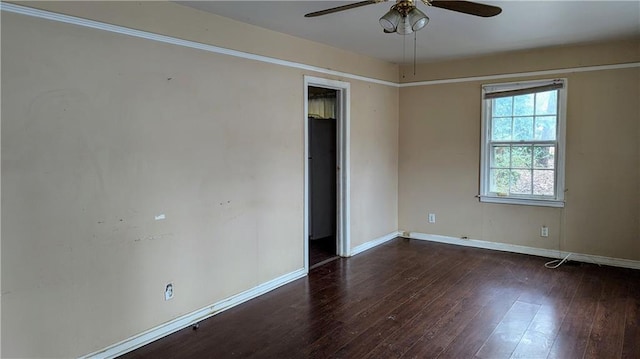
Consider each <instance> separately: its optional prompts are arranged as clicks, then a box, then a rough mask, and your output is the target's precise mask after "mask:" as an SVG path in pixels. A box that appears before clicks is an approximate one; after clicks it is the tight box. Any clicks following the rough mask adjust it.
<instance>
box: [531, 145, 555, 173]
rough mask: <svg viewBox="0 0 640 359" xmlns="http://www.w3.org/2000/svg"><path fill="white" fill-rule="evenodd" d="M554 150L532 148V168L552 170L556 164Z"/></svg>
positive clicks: (550, 147)
mask: <svg viewBox="0 0 640 359" xmlns="http://www.w3.org/2000/svg"><path fill="white" fill-rule="evenodd" d="M555 154H556V148H555V147H553V146H536V147H534V148H533V167H534V168H550V169H553V168H554V167H555V164H556V158H555Z"/></svg>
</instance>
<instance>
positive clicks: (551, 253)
mask: <svg viewBox="0 0 640 359" xmlns="http://www.w3.org/2000/svg"><path fill="white" fill-rule="evenodd" d="M399 233H400V236H401V237H403V238H410V239H418V240H423V241H431V242H439V243H447V244H455V245H459V246H466V247H475V248H484V249H492V250H496V251H503V252H513V253H522V254H530V255H534V256H540V257H548V258H557V259H560V258H565V257H566V256H567V255H569V254H571V256H570V258H569V259H570V260H573V261H578V262H586V263H595V264H601V265H608V266H614V267H623V268H632V269H640V261H635V260H631V259H622V258H611V257H603V256H596V255H591V254H582V253H574V252H565V251H560V250H553V249H544V248H534V247H527V246H519V245H516V244H507V243H496V242H487V241H482V240H478V239H460V238H455V237H448V236H440V235H436V234H425V233H417V232H402V231H401V232H399Z"/></svg>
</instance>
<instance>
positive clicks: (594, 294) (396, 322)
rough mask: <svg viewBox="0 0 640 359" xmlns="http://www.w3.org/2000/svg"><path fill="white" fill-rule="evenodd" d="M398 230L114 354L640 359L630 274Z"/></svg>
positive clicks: (638, 288) (639, 277) (639, 287)
mask: <svg viewBox="0 0 640 359" xmlns="http://www.w3.org/2000/svg"><path fill="white" fill-rule="evenodd" d="M547 261H548V259H547V258H540V257H534V256H527V255H520V254H513V253H504V252H495V251H489V250H483V249H476V248H468V247H459V246H453V245H446V244H439V243H431V242H424V241H414V240H407V239H401V238H397V239H395V240H393V241H390V242H387V243H386V244H384V245H382V246H379V247H377V248H374V249H371V250H369V251H367V252H364V253H362V254H360V255H357V256H355V257H352V258H349V259H343V258H341V259H339V260H335V261H333V262H330V263H328V264H326V265H323V266H321V267H319V268H316V269H314V270H312V271H311V272H310V273H309V276H308V277H307V278H303V279H300V280H297V281H295V282H293V283H290V284H288V285H286V286H283V287H281V288H279V289H277V290H274V291H272V292H269V293H267V294H265V295H263V296H261V297H259V298H255V299H253V300H251V301H249V302H247V303H244V304H242V305H240V306H237V307H235V308H232V309H230V310H228V311H226V312H223V313H220V314H218V315H216V316H214V317H212V318H209V319H207V320H205V321H203V322H201V323H200V327H199V329H198V330H192V329H190V328H187V329H184V330H181V331H179V332H177V333H174V334H172V335H170V336H168V337H166V338H163V339H160V340H158V341H156V342H154V343H151V344H149V345H147V346H144V347H142V348H139V349H137V350H135V351H133V352H131V353H128V354H126V355H124V356H123V358H132V359H133V358H376V359H377V358H457V359H459V358H486V359H500V358H527V359H538V358H539V359H543V358H562V359H570V358H607V359H609V358H628V359H631V358H640V271H638V270H631V269H623V268H614V267H606V266H602V267H598V266H597V265H594V264H584V263H571V262H570V263H568V264H567V265H563V266H561V267H560V268H557V269H547V268H545V267H544V263H545V262H547Z"/></svg>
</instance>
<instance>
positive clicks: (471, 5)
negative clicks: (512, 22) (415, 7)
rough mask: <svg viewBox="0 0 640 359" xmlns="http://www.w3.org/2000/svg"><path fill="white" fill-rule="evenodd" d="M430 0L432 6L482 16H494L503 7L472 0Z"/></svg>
mask: <svg viewBox="0 0 640 359" xmlns="http://www.w3.org/2000/svg"><path fill="white" fill-rule="evenodd" d="M429 2H430V3H431V6H435V7H439V8H441V9H447V10H452V11H457V12H462V13H465V14H469V15H475V16H482V17H492V16H496V15H498V14H499V13H501V12H502V9H501V8H499V7H497V6H492V5H486V4H480V3H477V2H471V1H447V0H431V1H429Z"/></svg>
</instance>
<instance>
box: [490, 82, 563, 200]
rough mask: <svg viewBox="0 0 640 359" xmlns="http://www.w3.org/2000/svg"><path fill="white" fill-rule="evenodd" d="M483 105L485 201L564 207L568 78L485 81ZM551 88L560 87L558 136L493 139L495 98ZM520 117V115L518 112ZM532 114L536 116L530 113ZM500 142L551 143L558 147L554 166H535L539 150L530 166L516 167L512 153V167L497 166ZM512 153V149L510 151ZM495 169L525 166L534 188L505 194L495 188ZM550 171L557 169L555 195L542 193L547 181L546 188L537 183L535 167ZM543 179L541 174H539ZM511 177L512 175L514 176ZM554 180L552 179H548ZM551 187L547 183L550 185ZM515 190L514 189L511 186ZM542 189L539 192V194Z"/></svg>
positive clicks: (514, 168) (545, 144)
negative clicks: (551, 138) (493, 180)
mask: <svg viewBox="0 0 640 359" xmlns="http://www.w3.org/2000/svg"><path fill="white" fill-rule="evenodd" d="M482 90H483V96H482V107H483V124H482V129H483V131H482V134H483V139H482V141H481V143H482V147H483V148H482V158H481V172H482V173H481V188H480V189H481V191H480V196H479V197H480V200H481V201H482V202H494V203H509V204H525V205H534V206H548V207H564V141H565V138H564V136H565V126H566V123H565V121H566V120H565V118H566V116H565V111H566V79H554V80H542V81H540V80H537V81H530V82H522V83H511V84H494V85H483V86H482ZM550 90H559V91H558V93H557V111H556V114H555V117H556V138H555V140H535V139H531V140H495V141H493V140H492V125H493V119H494V117H493V116H492V114H493V113H492V102H493V101H492V99H494V98H500V97H512V96H519V95H523V94H531V93H539V92H547V91H550ZM497 117H512V118H514V116H496V118H497ZM515 117H517V116H515ZM528 117H532V116H528ZM499 146H508V147H509V148H512V147H513V146H532V151H536V150H535V146H551V147H553V148H554V150H553V151H554V152H553V153H554V159H553V161H554V162H553V168H538V167H536V166H535V159H534V156H535V154H534V153H532V159H531V164H530V167H528V168H519V167H517V168H516V167H513V165H512V163H511V160H512V159H511V157H510V158H509V167H508V168H505V167H496V166H495V163H494V160H495V159H494V158H493V156H494V153H493V151H494V148H495V147H499ZM509 155H511V153H510V154H509ZM502 165H504V164H502ZM495 169H506V170H508V171H512V170H518V171H520V170H523V171H528V172H529V173H530V176H531V181H532V185H531V187H532V188H531V189H530V194H517V193H508V194H507V195H504V194H502V193H499V192H495V191H493V192H492V189H494V190H495V189H496V188H492V178H491V172H492V170H495ZM538 170H541V171H549V175H550V173H553V192H554V193H553V195H547V194H540V193H541V191H544V190H545V187H544V185H542V188H540V187H539V186H540V185H541V182H538V185H537V186H538V187H537V189H536V185H535V184H533V181H534V180H535V177H534V173H535V172H534V171H538ZM538 175H542V172H538ZM538 179H539V177H538ZM510 180H511V179H510ZM547 183H550V182H547ZM548 188H549V187H546V189H548ZM509 191H510V192H511V189H510V188H509ZM536 191H538V193H539V194H535V193H536Z"/></svg>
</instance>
